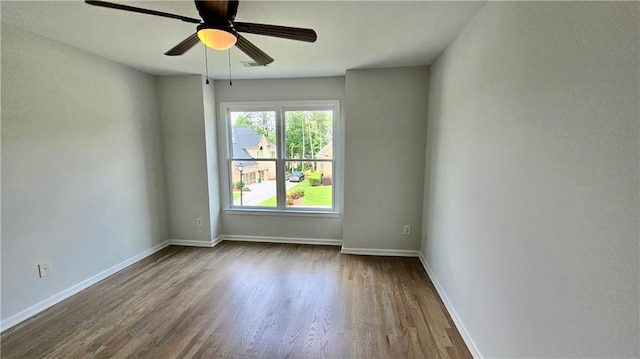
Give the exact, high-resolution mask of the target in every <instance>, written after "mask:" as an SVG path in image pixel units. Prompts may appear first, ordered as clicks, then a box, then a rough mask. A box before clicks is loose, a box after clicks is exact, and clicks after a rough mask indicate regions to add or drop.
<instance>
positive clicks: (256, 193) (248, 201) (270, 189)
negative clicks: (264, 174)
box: [233, 181, 298, 206]
mask: <svg viewBox="0 0 640 359" xmlns="http://www.w3.org/2000/svg"><path fill="white" fill-rule="evenodd" d="M297 184H298V183H297V182H289V181H287V182H286V188H287V191H288V190H289V189H291V188H293V187H295V186H296V185H297ZM247 187H249V188H250V189H251V191H249V192H242V205H243V206H257V205H259V204H260V203H262V202H264V201H266V200H268V199H269V198H271V197H275V196H276V181H262V183H254V184H250V185H247ZM233 204H234V205H236V206H239V205H240V198H236V199H234V200H233Z"/></svg>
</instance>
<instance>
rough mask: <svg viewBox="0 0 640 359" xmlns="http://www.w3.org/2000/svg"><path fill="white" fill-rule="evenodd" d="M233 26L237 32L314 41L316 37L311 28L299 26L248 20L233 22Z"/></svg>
mask: <svg viewBox="0 0 640 359" xmlns="http://www.w3.org/2000/svg"><path fill="white" fill-rule="evenodd" d="M233 27H234V28H235V29H236V31H238V32H246V33H250V34H256V35H265V36H274V37H281V38H283V39H289V40H298V41H306V42H315V41H316V40H317V39H318V35H317V34H316V32H315V31H313V30H312V29H303V28H299V27H289V26H278V25H266V24H253V23H249V22H234V23H233Z"/></svg>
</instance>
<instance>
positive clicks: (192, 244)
mask: <svg viewBox="0 0 640 359" xmlns="http://www.w3.org/2000/svg"><path fill="white" fill-rule="evenodd" d="M220 242H222V237H218V238H214V239H212V240H210V241H194V240H188V239H170V240H169V244H170V245H172V246H186V247H207V248H211V247H214V246H215V245H217V244H218V243H220Z"/></svg>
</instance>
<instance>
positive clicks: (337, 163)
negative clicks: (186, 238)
mask: <svg viewBox="0 0 640 359" xmlns="http://www.w3.org/2000/svg"><path fill="white" fill-rule="evenodd" d="M314 110H332V111H333V128H332V131H333V134H332V135H333V136H332V139H333V168H332V171H333V173H332V190H333V193H332V208H320V207H318V208H308V207H304V208H300V207H287V206H286V205H285V199H286V198H285V197H286V190H285V180H280V179H284V178H285V170H284V168H285V166H284V163H285V162H286V161H287V159H286V158H285V153H284V148H285V146H284V143H285V142H284V140H285V139H284V136H285V135H284V134H285V129H284V122H285V119H284V114H285V112H287V111H314ZM252 111H274V112H275V113H276V144H277V150H276V151H277V153H276V159H275V162H276V177H277V178H278V179H279V181H278V182H277V193H276V196H277V197H278V201H277V203H279V205H280V207H257V206H255V207H254V206H242V207H240V206H234V205H233V200H232V192H231V186H230V184H231V171H230V170H231V162H232V154H233V144H232V143H231V141H230V139H231V131H232V130H231V116H230V113H231V112H252ZM218 114H219V116H218V118H219V121H218V126H219V130H218V134H219V141H218V143H219V146H218V149H219V151H218V152H219V156H220V174H221V181H220V184H221V194H222V203H223V209H224V211H225V212H227V213H231V214H242V213H251V214H267V215H269V214H276V215H280V214H292V215H312V216H330V217H331V216H339V215H340V210H341V208H342V197H343V192H342V183H344V182H343V174H342V172H343V171H342V168H343V166H342V160H343V155H342V145H341V144H342V136H343V133H342V132H343V131H344V127H343V126H342V114H341V112H340V101H338V100H313V101H260V102H220V105H219V112H218ZM265 160H272V159H271V158H265ZM307 160H308V161H314V160H315V159H300V161H307Z"/></svg>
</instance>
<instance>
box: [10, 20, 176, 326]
mask: <svg viewBox="0 0 640 359" xmlns="http://www.w3.org/2000/svg"><path fill="white" fill-rule="evenodd" d="M1 45H2V63H1V68H2V70H1V71H2V80H1V81H2V105H1V106H2V233H1V236H2V244H1V252H2V261H1V263H2V270H1V271H2V280H1V283H2V298H1V302H2V322H3V328H4V327H5V325H7V324H8V323H11V322H13V323H15V321H14V319H16V318H18V319H19V318H22V319H24V318H25V316H26V317H28V316H29V315H32V314H34V313H35V312H37V311H39V310H42V309H44V308H46V306H48V305H51V304H53V303H55V302H56V300H60V299H62V298H64V295H70V294H72V293H73V292H74V290H78V289H77V288H78V285H80V287H82V283H83V282H85V281H87V280H91V278H95V276H99V275H100V274H101V273H104V272H105V271H108V270H109V269H110V268H113V267H114V266H117V265H119V264H120V263H123V262H125V261H127V260H130V259H132V258H135V257H137V256H138V255H140V254H144V253H149V251H152V250H153V249H154V248H157V246H158V245H159V244H161V243H163V242H164V241H165V240H166V231H165V211H164V189H163V188H164V183H163V166H162V146H161V141H160V119H159V112H158V101H157V93H156V87H155V86H156V80H155V78H154V77H152V76H150V75H146V74H143V73H141V72H138V71H135V70H132V69H130V68H128V67H125V66H123V65H120V64H116V63H114V62H111V61H108V60H105V59H103V58H100V57H97V56H94V55H90V54H88V53H86V52H82V51H79V50H77V49H74V48H71V47H68V46H65V45H62V44H60V43H57V42H55V41H50V40H47V39H44V38H41V37H38V36H35V35H32V34H29V33H27V32H24V31H22V30H19V29H17V28H14V27H11V26H8V25H5V24H2V44H1ZM44 261H49V262H50V263H51V268H52V274H51V275H49V276H47V277H45V278H39V277H38V270H37V264H38V263H42V262H44ZM61 294H62V296H60V295H61ZM16 320H17V319H16Z"/></svg>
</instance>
